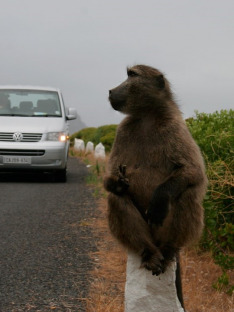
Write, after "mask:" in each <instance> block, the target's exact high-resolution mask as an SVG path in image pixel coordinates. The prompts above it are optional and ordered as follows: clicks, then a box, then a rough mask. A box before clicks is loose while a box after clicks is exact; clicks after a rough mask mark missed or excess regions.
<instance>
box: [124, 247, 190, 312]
mask: <svg viewBox="0 0 234 312" xmlns="http://www.w3.org/2000/svg"><path fill="white" fill-rule="evenodd" d="M140 265H141V259H140V257H139V256H137V255H135V254H134V253H131V252H129V253H128V261H127V276H126V285H125V312H185V311H184V309H183V308H182V307H181V304H180V302H179V300H178V298H177V293H176V286H175V278H176V275H175V271H176V262H173V263H172V264H171V265H170V267H168V269H167V271H166V272H165V273H163V274H160V275H159V276H155V275H152V273H151V272H150V271H147V270H146V269H144V268H140Z"/></svg>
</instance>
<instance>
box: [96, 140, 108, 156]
mask: <svg viewBox="0 0 234 312" xmlns="http://www.w3.org/2000/svg"><path fill="white" fill-rule="evenodd" d="M94 156H95V158H105V157H106V154H105V146H104V145H103V144H102V143H99V144H98V145H97V146H96V147H95V151H94Z"/></svg>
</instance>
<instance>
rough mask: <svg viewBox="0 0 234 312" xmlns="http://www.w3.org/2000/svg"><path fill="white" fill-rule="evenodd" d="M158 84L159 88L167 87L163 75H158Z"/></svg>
mask: <svg viewBox="0 0 234 312" xmlns="http://www.w3.org/2000/svg"><path fill="white" fill-rule="evenodd" d="M157 85H158V87H159V89H163V88H164V87H165V80H164V77H163V75H158V76H157Z"/></svg>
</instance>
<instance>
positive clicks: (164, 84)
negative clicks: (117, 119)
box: [109, 65, 172, 114]
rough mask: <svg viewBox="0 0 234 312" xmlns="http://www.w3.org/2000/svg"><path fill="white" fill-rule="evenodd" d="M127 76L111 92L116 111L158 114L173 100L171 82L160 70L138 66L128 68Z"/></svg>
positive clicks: (110, 95) (110, 97)
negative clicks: (154, 112) (168, 101)
mask: <svg viewBox="0 0 234 312" xmlns="http://www.w3.org/2000/svg"><path fill="white" fill-rule="evenodd" d="M127 74H128V78H127V79H126V80H125V81H124V82H123V83H121V84H120V85H119V86H118V87H116V88H114V89H112V90H110V91H109V100H110V103H111V105H112V107H113V108H114V109H115V110H117V111H120V112H122V113H126V114H140V113H143V112H144V113H152V112H153V111H156V112H157V111H160V110H163V108H164V107H163V106H165V105H166V102H167V100H170V99H171V98H172V94H171V91H170V86H169V82H168V81H167V80H166V78H165V77H164V76H163V74H162V73H161V72H160V71H159V70H157V69H155V68H152V67H149V66H145V65H136V66H133V67H131V68H127Z"/></svg>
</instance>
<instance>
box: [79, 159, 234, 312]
mask: <svg viewBox="0 0 234 312" xmlns="http://www.w3.org/2000/svg"><path fill="white" fill-rule="evenodd" d="M84 157H85V159H86V163H89V164H91V167H90V170H91V173H92V175H95V174H97V173H98V175H97V179H96V180H95V187H97V188H98V190H99V191H98V194H99V195H101V198H100V200H99V207H98V213H97V215H98V218H97V219H96V220H95V222H93V223H92V224H90V226H91V227H92V229H93V233H94V235H95V236H96V237H97V239H98V243H97V251H96V252H94V253H91V254H90V257H91V259H92V260H93V263H94V269H93V271H92V272H91V273H90V280H91V285H90V292H89V296H88V298H86V303H87V312H124V288H125V280H126V276H125V272H126V261H127V260H126V259H127V256H126V252H125V250H124V249H123V248H122V247H121V246H120V245H119V244H118V243H117V242H116V240H115V239H114V238H113V237H112V236H111V234H110V231H109V228H108V224H107V216H106V212H107V203H106V193H105V191H104V190H103V187H102V177H103V175H104V172H105V161H104V160H100V161H98V162H100V164H99V163H98V167H99V169H97V162H96V160H95V159H94V158H93V156H92V155H86V156H85V155H82V158H84ZM87 159H88V161H87ZM181 267H182V282H183V293H184V301H185V306H186V311H187V312H233V310H234V304H233V299H234V298H233V296H232V297H231V296H229V295H227V294H225V292H222V291H217V290H215V289H214V288H213V287H212V285H213V284H214V283H215V282H216V281H217V278H218V277H219V276H220V275H221V273H222V272H221V269H220V267H219V266H217V265H216V264H214V261H213V259H212V256H211V254H209V253H200V252H199V251H198V250H196V249H195V248H188V249H184V250H183V251H182V253H181ZM230 276H231V279H234V273H233V272H232V273H231V274H230Z"/></svg>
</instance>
